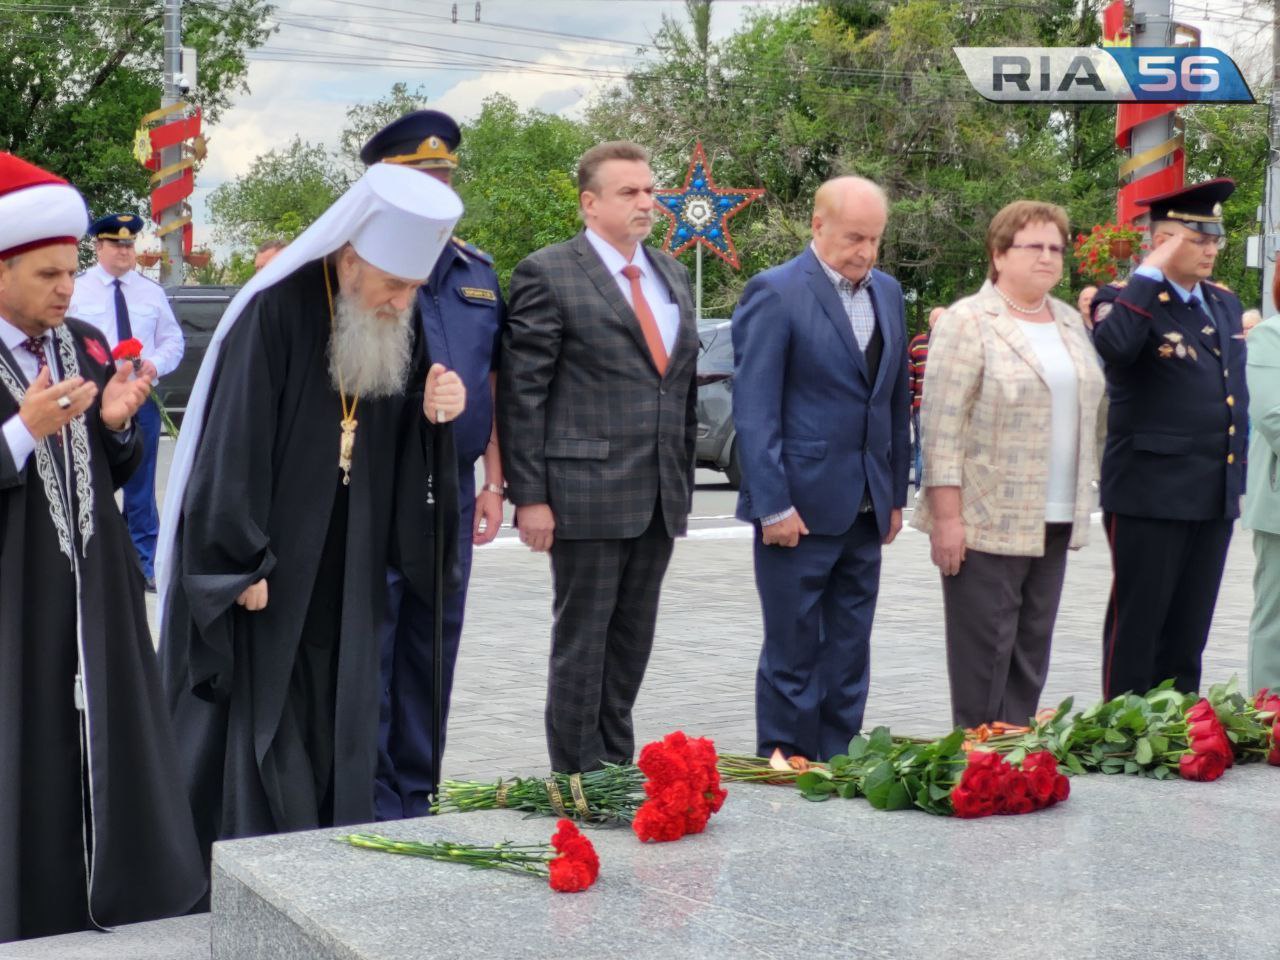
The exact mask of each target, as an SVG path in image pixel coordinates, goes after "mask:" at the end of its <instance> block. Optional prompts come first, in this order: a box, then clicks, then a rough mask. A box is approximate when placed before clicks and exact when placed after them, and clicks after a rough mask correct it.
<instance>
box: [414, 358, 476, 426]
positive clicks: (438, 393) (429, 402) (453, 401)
mask: <svg viewBox="0 0 1280 960" xmlns="http://www.w3.org/2000/svg"><path fill="white" fill-rule="evenodd" d="M466 407H467V388H466V387H464V386H463V385H462V378H461V377H460V376H458V375H457V374H456V373H455V372H454V371H452V370H447V369H445V366H444V364H441V363H433V364H432V365H431V369H430V370H428V371H427V389H426V390H425V392H424V393H423V395H422V412H423V414H425V415H426V418H427V419H428V420H429V421H431V422H432V423H448V422H449V421H450V420H455V419H457V417H458V415H459V414H460V413H462V411H463V410H465V409H466Z"/></svg>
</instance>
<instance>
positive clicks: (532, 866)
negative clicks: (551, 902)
mask: <svg viewBox="0 0 1280 960" xmlns="http://www.w3.org/2000/svg"><path fill="white" fill-rule="evenodd" d="M338 840H339V841H340V842H342V843H348V844H350V845H351V846H353V847H361V848H362V849H365V850H378V851H381V852H383V853H399V854H403V855H405V856H410V857H423V858H424V859H427V860H442V861H445V862H447V863H464V864H466V865H467V866H470V867H474V868H476V869H477V870H506V871H508V872H510V873H523V874H526V875H530V876H535V877H542V878H544V879H545V880H546V881H547V884H548V885H549V886H550V887H551V889H552V890H555V891H557V892H559V893H577V892H579V891H582V890H586V889H587V888H588V887H589V886H591V885H592V884H593V883H595V882H596V878H597V877H599V876H600V858H599V856H597V855H596V850H595V847H594V846H592V844H591V841H590V840H588V839H587V838H586V837H584V836H583V835H582V833H581V832H579V830H578V828H577V827H576V826H574V824H573V822H572V821H570V820H561V821H560V822H559V823H557V824H556V832H555V834H554V835H553V836H552V837H551V841H550V843H547V844H542V843H540V844H531V845H523V846H521V845H516V844H513V843H510V842H508V841H506V840H504V841H502V842H501V843H495V844H494V845H493V846H491V847H482V846H477V845H475V844H470V843H453V842H452V841H449V840H437V841H435V842H434V843H420V842H418V841H416V840H390V839H388V838H387V837H383V836H379V835H378V834H375V833H352V834H348V835H346V836H343V837H339V838H338Z"/></svg>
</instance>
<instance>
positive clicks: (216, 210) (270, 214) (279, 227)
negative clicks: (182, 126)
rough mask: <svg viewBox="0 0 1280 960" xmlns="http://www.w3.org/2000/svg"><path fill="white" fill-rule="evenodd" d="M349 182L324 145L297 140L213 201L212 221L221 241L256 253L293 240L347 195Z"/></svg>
mask: <svg viewBox="0 0 1280 960" xmlns="http://www.w3.org/2000/svg"><path fill="white" fill-rule="evenodd" d="M346 186H347V181H346V179H345V177H344V176H343V175H342V173H341V171H340V170H339V169H338V168H337V166H336V164H335V162H334V159H333V157H332V156H331V155H330V154H329V152H328V151H327V150H326V149H325V148H324V147H323V146H320V145H319V144H313V143H307V142H306V141H304V140H302V138H300V137H294V138H293V140H292V141H291V142H290V143H289V145H288V146H287V147H285V148H284V149H282V150H269V151H267V152H266V153H264V154H262V155H261V156H259V157H258V158H257V159H255V160H254V161H253V165H252V166H251V167H250V168H249V172H248V173H246V174H245V175H244V176H242V177H237V178H236V179H235V180H230V181H228V182H227V183H224V184H223V185H222V186H220V187H218V188H217V189H216V190H214V191H213V193H212V194H211V195H210V196H209V216H210V219H211V220H212V221H213V224H214V227H215V233H216V235H217V237H218V239H219V240H221V241H223V242H225V243H230V244H232V245H234V246H236V247H244V248H249V249H252V248H253V247H255V246H257V245H258V244H259V243H261V242H262V241H264V240H267V239H271V238H273V237H282V238H284V239H286V240H292V239H293V238H294V237H296V236H297V235H298V234H300V233H301V232H302V231H303V230H305V229H306V228H307V227H308V226H310V225H311V224H312V223H313V222H314V221H315V219H316V218H317V217H319V216H320V214H322V213H324V211H325V210H327V209H328V208H329V206H330V205H331V204H332V203H333V202H334V201H335V200H336V199H337V198H338V197H339V196H340V195H341V193H342V191H343V190H344V189H346Z"/></svg>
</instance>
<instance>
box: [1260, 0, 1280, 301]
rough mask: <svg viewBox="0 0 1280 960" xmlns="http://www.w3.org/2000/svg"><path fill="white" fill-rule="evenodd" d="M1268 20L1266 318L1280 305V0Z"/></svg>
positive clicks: (1264, 235)
mask: <svg viewBox="0 0 1280 960" xmlns="http://www.w3.org/2000/svg"><path fill="white" fill-rule="evenodd" d="M1274 3H1275V10H1274V12H1273V14H1272V17H1273V19H1272V23H1271V125H1270V127H1271V129H1270V134H1271V151H1270V156H1269V157H1268V158H1267V160H1268V163H1267V186H1266V195H1265V197H1264V198H1263V201H1262V203H1263V220H1262V315H1263V316H1264V317H1269V316H1271V315H1272V314H1274V313H1276V312H1277V308H1280V304H1277V303H1276V302H1275V299H1274V298H1273V297H1272V296H1271V290H1272V285H1273V284H1274V282H1275V275H1276V250H1277V248H1278V247H1280V0H1274Z"/></svg>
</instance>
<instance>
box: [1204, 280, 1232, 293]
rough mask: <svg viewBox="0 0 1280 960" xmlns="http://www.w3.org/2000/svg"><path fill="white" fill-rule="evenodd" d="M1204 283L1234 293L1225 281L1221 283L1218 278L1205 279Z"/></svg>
mask: <svg viewBox="0 0 1280 960" xmlns="http://www.w3.org/2000/svg"><path fill="white" fill-rule="evenodd" d="M1205 283H1207V284H1208V285H1209V286H1211V287H1217V288H1218V289H1219V290H1225V291H1227V293H1235V291H1234V290H1232V289H1231V288H1230V287H1228V286H1227V285H1226V284H1225V283H1222V282H1220V281H1218V280H1206V281H1205Z"/></svg>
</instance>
